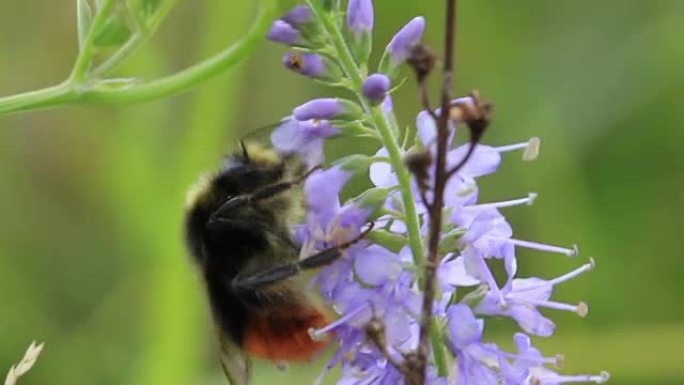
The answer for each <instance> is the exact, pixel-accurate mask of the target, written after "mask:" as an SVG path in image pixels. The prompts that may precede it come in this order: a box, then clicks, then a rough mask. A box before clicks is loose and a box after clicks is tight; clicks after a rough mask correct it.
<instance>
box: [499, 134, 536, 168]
mask: <svg viewBox="0 0 684 385" xmlns="http://www.w3.org/2000/svg"><path fill="white" fill-rule="evenodd" d="M540 147H541V141H540V140H539V138H537V137H533V138H530V140H528V141H527V142H523V143H515V144H509V145H506V146H499V147H495V148H494V149H495V150H496V151H498V152H500V153H504V152H511V151H516V150H525V151H524V152H523V156H522V158H523V160H524V161H527V162H529V161H533V160H535V159H537V157H538V156H539V148H540Z"/></svg>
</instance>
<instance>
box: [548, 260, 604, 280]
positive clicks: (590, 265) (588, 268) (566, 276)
mask: <svg viewBox="0 0 684 385" xmlns="http://www.w3.org/2000/svg"><path fill="white" fill-rule="evenodd" d="M594 267H596V264H595V263H594V258H589V263H587V264H584V265H582V266H580V267H578V268H577V269H575V270H573V271H571V272H569V273H567V274H563V275H561V276H560V277H558V278H554V279H552V280H550V281H549V283H550V284H551V285H554V286H555V285H558V284H559V283H563V282H565V281H569V280H571V279H573V278H575V277H577V276H578V275H581V274H582V273H584V272H587V271H591V270H594Z"/></svg>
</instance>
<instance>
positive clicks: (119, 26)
mask: <svg viewBox="0 0 684 385" xmlns="http://www.w3.org/2000/svg"><path fill="white" fill-rule="evenodd" d="M130 36H131V31H130V29H129V28H128V25H126V22H125V21H124V19H123V17H121V16H114V17H112V18H110V19H109V20H107V22H106V23H105V25H104V26H103V27H102V29H101V30H100V31H98V33H97V36H95V40H94V41H93V44H94V45H95V46H96V47H112V46H118V45H121V44H123V43H125V42H126V41H127V40H128V38H129V37H130Z"/></svg>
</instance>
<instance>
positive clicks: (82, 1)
mask: <svg viewBox="0 0 684 385" xmlns="http://www.w3.org/2000/svg"><path fill="white" fill-rule="evenodd" d="M76 20H77V22H78V47H79V49H80V50H82V49H83V44H84V42H85V39H86V36H88V32H89V31H90V25H91V24H92V22H93V11H92V10H91V9H90V4H88V0H76Z"/></svg>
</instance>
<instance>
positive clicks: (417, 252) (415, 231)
mask: <svg viewBox="0 0 684 385" xmlns="http://www.w3.org/2000/svg"><path fill="white" fill-rule="evenodd" d="M307 3H308V4H309V7H311V10H312V12H313V13H314V16H315V17H316V18H317V19H318V20H320V21H321V22H322V23H323V26H324V27H325V30H326V33H327V34H328V36H329V38H330V40H331V41H332V43H333V45H334V46H335V50H336V51H337V56H338V58H339V59H340V64H341V66H342V70H343V71H344V72H345V73H346V74H347V76H349V78H350V79H351V81H352V85H353V87H354V89H356V90H360V89H361V86H362V85H363V76H362V75H361V70H360V69H359V67H358V65H357V64H356V61H355V60H354V56H353V55H352V53H351V50H350V49H349V47H348V46H347V43H346V42H345V39H344V35H343V34H342V31H340V29H339V28H338V26H337V25H336V24H335V22H334V21H333V20H332V19H331V18H330V17H328V15H327V14H326V12H325V11H324V10H323V9H322V8H321V5H320V3H319V2H318V1H315V0H307ZM358 97H359V102H360V103H361V105H362V106H363V108H364V110H365V111H366V112H368V113H369V114H370V115H371V118H372V120H373V124H374V125H375V128H376V129H377V130H378V133H379V134H380V140H381V141H382V144H383V145H384V146H385V148H386V149H387V152H388V154H389V160H390V163H391V164H392V169H393V170H394V172H395V173H396V175H397V179H398V181H399V190H400V192H401V199H402V201H403V203H404V210H405V212H406V227H407V229H408V241H409V247H410V248H411V252H412V254H413V261H414V262H415V264H416V265H417V266H419V267H421V268H422V267H423V266H424V264H425V251H424V249H423V241H422V238H421V236H420V222H419V220H418V211H417V210H416V203H415V199H414V196H413V192H412V190H411V175H410V173H409V172H408V170H407V169H406V167H404V162H403V159H402V155H401V148H400V147H399V143H398V142H397V138H396V136H395V134H394V131H393V130H392V126H391V123H390V122H389V120H388V119H387V116H386V115H385V112H384V111H383V110H382V107H381V106H374V107H371V106H370V105H369V104H368V102H367V101H366V100H365V99H364V97H363V96H361V95H358ZM421 282H422V281H421Z"/></svg>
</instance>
